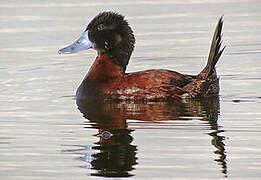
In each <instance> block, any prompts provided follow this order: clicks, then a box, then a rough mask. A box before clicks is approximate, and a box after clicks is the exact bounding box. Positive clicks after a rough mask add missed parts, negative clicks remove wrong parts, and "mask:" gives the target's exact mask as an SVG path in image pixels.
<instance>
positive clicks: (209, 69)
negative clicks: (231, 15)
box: [197, 16, 225, 79]
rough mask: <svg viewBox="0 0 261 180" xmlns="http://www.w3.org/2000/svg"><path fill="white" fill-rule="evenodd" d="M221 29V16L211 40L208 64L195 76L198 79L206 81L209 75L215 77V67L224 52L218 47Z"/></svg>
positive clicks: (220, 42)
mask: <svg viewBox="0 0 261 180" xmlns="http://www.w3.org/2000/svg"><path fill="white" fill-rule="evenodd" d="M222 27H223V16H222V17H221V18H220V19H219V21H218V23H217V26H216V30H215V32H214V36H213V39H212V43H211V47H210V51H209V55H208V62H207V65H206V67H205V68H204V69H203V70H202V71H201V72H200V73H199V74H198V75H197V77H198V78H199V79H207V78H208V77H209V76H210V75H213V74H214V75H215V76H216V73H215V65H216V64H217V62H218V60H219V58H220V56H221V54H222V52H223V51H224V49H225V47H223V48H222V49H221V50H220V46H221V44H222V41H221V39H222Z"/></svg>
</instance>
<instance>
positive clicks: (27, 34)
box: [0, 0, 261, 180]
mask: <svg viewBox="0 0 261 180" xmlns="http://www.w3.org/2000/svg"><path fill="white" fill-rule="evenodd" d="M260 7H261V3H260V1H258V0H249V1H245V0H240V1H234V0H228V1H216V0H211V1H203V0H195V1H194V0H192V1H186V2H181V1H176V0H174V1H152V0H151V1H124V2H119V1H113V0H112V1H99V2H96V1H89V0H88V1H86V0H85V1H83V0H80V1H77V2H75V1H66V2H65V1H58V0H56V1H53V0H52V1H39V0H36V1H31V0H20V1H12V0H8V1H4V2H1V3H0V24H1V25H0V42H1V43H0V62H1V65H0V91H1V93H0V154H1V156H0V165H1V166H0V177H1V179H26V180H27V179H89V178H93V179H96V178H97V179H100V178H99V177H114V179H118V177H122V178H123V179H125V178H124V177H126V178H127V177H128V179H226V178H228V179H260V178H261V150H260V149H261V138H260V133H261V130H260V129H261V113H260V107H261V94H260V92H261V86H260V84H261V78H260V77H261V63H260V57H261V56H260V55H261V48H260V47H261V35H260V34H261V30H260V29H261V21H260V18H261V12H260ZM103 10H113V11H118V12H120V13H122V14H124V15H125V16H126V17H127V19H128V20H129V23H130V24H131V26H132V28H133V30H134V33H135V35H136V40H137V42H136V48H135V51H134V53H133V55H132V58H131V62H130V64H129V66H128V68H127V72H134V71H139V70H145V69H149V68H167V69H172V70H176V71H179V72H182V73H189V74H197V73H198V72H199V71H200V70H201V69H202V68H203V67H204V65H205V63H206V59H207V52H208V49H209V45H210V41H211V37H212V33H213V31H214V27H215V24H216V22H217V20H218V18H219V17H220V16H221V15H224V29H223V31H224V35H223V38H224V41H223V42H224V44H226V45H227V48H226V51H225V53H224V55H223V56H222V57H221V59H220V62H219V63H218V65H217V71H218V74H219V76H220V79H221V80H220V85H221V92H220V97H219V98H211V99H207V100H202V101H189V102H187V103H180V102H175V101H173V102H157V103H149V104H143V103H115V102H105V103H103V102H97V103H96V104H90V103H82V102H78V104H77V103H76V100H75V98H74V94H75V90H76V89H77V87H78V85H79V83H80V82H81V80H82V78H83V77H84V75H85V73H86V72H87V71H88V69H89V67H90V65H91V64H92V62H93V59H94V58H95V56H96V53H95V52H94V51H88V52H82V53H79V54H75V55H66V56H59V55H58V54H57V50H58V49H59V48H61V47H63V46H64V45H66V44H69V43H71V42H73V41H74V40H75V39H76V38H77V37H78V36H79V35H80V34H81V33H82V31H83V30H84V29H85V26H86V25H87V23H88V22H89V21H90V20H91V19H92V18H93V17H94V16H95V15H97V14H98V13H99V12H101V11H103Z"/></svg>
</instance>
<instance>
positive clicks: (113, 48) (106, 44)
mask: <svg viewBox="0 0 261 180" xmlns="http://www.w3.org/2000/svg"><path fill="white" fill-rule="evenodd" d="M86 31H88V35H89V39H90V41H91V42H92V43H93V46H94V48H95V49H96V50H97V51H98V53H99V54H103V53H107V54H108V55H109V56H111V57H112V59H113V61H114V63H115V64H117V65H119V66H120V67H122V68H123V72H125V70H126V66H127V65H128V63H129V59H130V56H131V54H132V51H133V49H134V43H135V38H134V35H133V31H132V29H131V27H130V26H129V24H128V22H127V21H126V20H125V19H124V16H122V15H120V14H118V13H115V12H102V13H100V14H99V15H97V16H96V17H95V18H94V19H93V20H92V21H91V22H90V23H89V25H88V26H87V29H86Z"/></svg>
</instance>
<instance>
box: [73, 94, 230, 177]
mask: <svg viewBox="0 0 261 180" xmlns="http://www.w3.org/2000/svg"><path fill="white" fill-rule="evenodd" d="M77 105H78V108H79V110H80V111H81V112H82V113H83V116H84V117H85V118H86V119H88V123H87V124H88V125H87V126H86V128H90V125H91V126H92V127H91V128H96V129H98V133H97V134H96V136H98V137H99V140H98V142H96V143H95V144H96V145H94V146H93V147H92V149H96V150H98V152H97V153H95V154H91V155H90V154H89V155H90V156H91V157H89V163H90V165H91V169H94V170H96V171H95V173H92V175H95V176H104V177H129V176H132V175H133V174H132V173H131V171H132V170H133V169H134V167H135V165H136V164H137V157H136V154H137V147H136V146H135V145H133V144H132V140H133V137H132V136H131V132H132V131H133V130H131V129H129V128H128V123H127V120H128V119H131V120H138V121H136V123H137V124H138V123H139V122H143V123H144V122H149V123H152V122H153V123H154V122H159V121H162V120H163V121H162V122H166V121H167V120H168V122H172V121H175V120H184V121H187V120H188V117H190V118H191V117H200V119H201V120H202V121H206V122H207V123H208V128H209V129H211V130H212V132H211V133H209V135H210V136H211V137H212V138H211V143H212V145H213V146H214V147H215V148H216V150H215V151H214V153H215V154H218V157H217V158H216V159H215V161H217V162H218V163H219V164H220V167H221V171H222V173H223V174H224V176H226V174H227V164H226V153H225V144H224V142H223V141H224V137H223V136H221V135H219V134H220V133H221V132H222V130H219V126H218V123H217V120H218V113H219V99H218V98H207V99H201V100H191V101H188V102H185V103H184V102H182V103H181V102H179V101H172V102H153V103H133V102H104V101H96V102H93V101H92V102H81V101H77ZM139 120H141V121H139ZM161 125H162V124H161ZM137 126H138V125H137ZM137 126H136V127H137ZM156 126H157V124H156ZM160 128H162V126H160ZM134 129H135V128H134ZM137 129H138V128H137Z"/></svg>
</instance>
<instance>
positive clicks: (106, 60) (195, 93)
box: [58, 11, 225, 101]
mask: <svg viewBox="0 0 261 180" xmlns="http://www.w3.org/2000/svg"><path fill="white" fill-rule="evenodd" d="M222 27H223V17H220V18H219V20H218V23H217V25H216V29H215V32H214V35H213V39H212V43H211V47H210V51H209V55H208V60H207V63H206V66H205V67H204V68H203V70H202V71H200V72H199V73H198V74H197V75H189V74H182V73H179V72H176V71H173V70H168V69H149V70H144V71H138V72H132V73H127V72H126V68H127V65H128V64H129V61H130V57H131V54H132V52H133V50H134V44H135V37H134V33H133V30H132V28H131V27H130V25H129V23H128V21H127V20H126V19H125V17H124V16H123V15H121V14H119V13H117V12H112V11H104V12H101V13H99V14H98V15H97V16H96V17H94V18H93V19H92V20H91V21H90V23H89V24H88V25H87V28H86V29H85V31H84V32H83V33H82V35H81V36H80V38H79V39H77V40H76V41H75V42H74V43H72V44H71V45H68V46H66V47H64V48H62V49H60V50H59V51H58V52H59V54H68V53H77V52H80V51H83V50H88V49H94V50H96V51H97V57H96V59H95V60H94V62H93V64H92V66H91V67H90V69H89V72H88V73H87V74H86V76H85V77H84V79H83V81H82V82H81V84H80V86H79V87H78V89H77V91H76V98H77V99H78V100H83V101H84V100H90V99H94V100H96V99H103V100H121V101H168V100H171V99H173V100H177V99H179V100H182V99H183V100H184V99H196V98H203V97H213V96H218V95H219V89H220V88H219V77H218V76H217V72H216V68H215V66H216V64H217V62H218V60H219V59H220V56H221V54H222V52H223V51H224V49H225V46H224V47H222V48H221V46H222Z"/></svg>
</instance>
